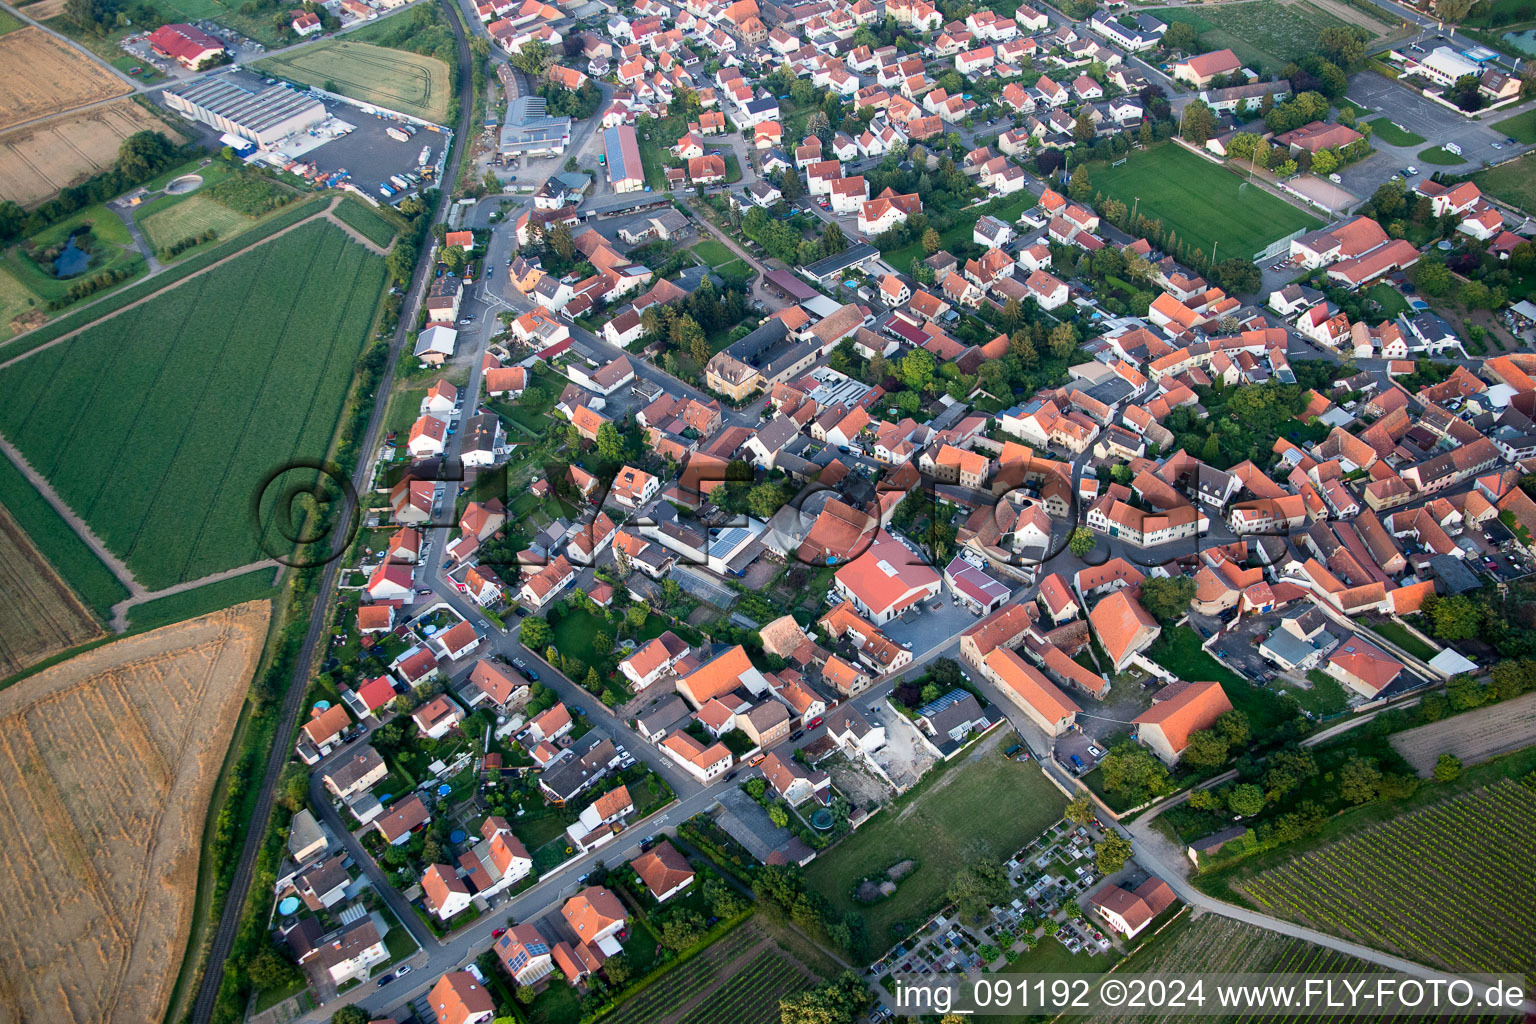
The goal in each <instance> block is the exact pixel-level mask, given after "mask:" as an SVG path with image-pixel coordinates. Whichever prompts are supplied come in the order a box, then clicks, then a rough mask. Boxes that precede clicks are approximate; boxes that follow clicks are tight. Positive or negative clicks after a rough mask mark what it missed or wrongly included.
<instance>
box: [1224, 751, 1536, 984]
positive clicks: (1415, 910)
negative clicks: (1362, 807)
mask: <svg viewBox="0 0 1536 1024" xmlns="http://www.w3.org/2000/svg"><path fill="white" fill-rule="evenodd" d="M1533 863H1536V790H1532V789H1531V788H1530V787H1528V786H1523V785H1520V784H1519V783H1516V782H1513V781H1510V780H1508V779H1502V780H1500V781H1498V782H1496V783H1494V784H1492V785H1489V786H1486V787H1484V788H1481V789H1476V790H1472V791H1469V792H1466V793H1463V794H1461V795H1460V796H1457V797H1454V798H1452V799H1450V800H1446V801H1444V802H1442V803H1438V804H1433V805H1431V806H1429V807H1425V808H1424V809H1422V810H1418V811H1414V812H1413V813H1411V814H1405V815H1402V816H1401V817H1398V818H1395V819H1393V820H1391V821H1387V822H1383V823H1382V824H1380V825H1377V826H1375V827H1374V828H1371V829H1369V830H1366V831H1363V832H1358V833H1355V834H1353V835H1351V836H1349V837H1348V838H1344V839H1340V840H1338V841H1337V842H1333V843H1330V844H1328V845H1326V846H1322V847H1319V848H1318V849H1315V850H1312V851H1311V852H1309V853H1306V854H1303V855H1302V856H1300V857H1296V858H1294V859H1293V860H1291V861H1290V862H1288V863H1286V864H1285V865H1283V866H1281V867H1277V868H1273V869H1270V870H1268V871H1264V872H1261V873H1260V874H1258V875H1257V876H1256V877H1253V878H1249V879H1247V880H1245V881H1242V882H1240V883H1237V884H1238V885H1239V886H1240V887H1241V888H1242V890H1243V891H1244V892H1245V893H1246V894H1247V896H1248V897H1249V898H1250V899H1252V900H1253V901H1254V902H1255V903H1257V904H1258V905H1259V906H1260V907H1262V908H1264V909H1265V911H1266V912H1268V913H1273V914H1276V915H1278V916H1281V917H1285V918H1289V919H1291V920H1295V921H1300V922H1302V923H1303V924H1306V925H1309V926H1311V927H1313V928H1317V929H1319V930H1321V931H1326V932H1329V933H1331V934H1334V935H1339V936H1341V937H1343V938H1348V939H1353V940H1354V941H1356V942H1361V943H1364V944H1366V945H1369V946H1372V947H1374V948H1377V949H1383V950H1386V951H1387V952H1391V953H1397V954H1399V955H1401V956H1404V957H1407V958H1408V959H1410V960H1414V961H1417V962H1418V963H1424V964H1431V965H1437V966H1440V967H1443V968H1446V969H1449V970H1453V971H1473V972H1486V973H1490V974H1492V973H1516V974H1522V975H1524V976H1525V977H1526V980H1527V982H1528V983H1529V982H1531V981H1533V980H1536V968H1533V966H1532V965H1533V964H1536V872H1532V871H1531V865H1532V864H1533Z"/></svg>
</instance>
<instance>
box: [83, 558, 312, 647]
mask: <svg viewBox="0 0 1536 1024" xmlns="http://www.w3.org/2000/svg"><path fill="white" fill-rule="evenodd" d="M277 568H281V564H280V563H279V562H278V560H277V559H275V558H264V559H262V560H261V561H259V562H250V563H248V564H246V565H237V566H235V567H234V568H233V569H224V570H222V571H221V572H213V573H209V574H208V575H207V576H200V577H198V578H197V579H195V580H185V581H183V582H181V583H173V584H172V585H171V586H169V587H163V588H161V589H160V590H146V591H144V593H142V594H139V595H137V596H135V597H127V598H124V599H123V600H121V601H119V602H117V604H115V605H113V606H112V623H113V625H112V629H113V631H114V632H122V630H123V629H126V628H127V625H128V609H130V608H132V607H134V606H136V605H141V604H148V603H149V602H150V601H158V600H160V599H161V598H162V597H174V596H175V595H177V594H184V593H186V592H187V591H189V590H196V589H198V588H199V587H206V586H211V585H212V584H215V583H223V582H224V581H225V580H230V579H234V578H235V577H236V576H244V575H245V574H246V573H251V572H260V571H261V570H262V569H277ZM119 619H121V621H122V626H121V628H119V626H118V621H119Z"/></svg>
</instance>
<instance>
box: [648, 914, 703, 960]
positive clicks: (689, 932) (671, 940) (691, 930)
mask: <svg viewBox="0 0 1536 1024" xmlns="http://www.w3.org/2000/svg"><path fill="white" fill-rule="evenodd" d="M704 931H705V924H704V919H703V918H702V917H700V916H699V915H698V914H696V913H693V912H691V911H682V912H679V913H675V914H673V915H672V916H671V917H669V918H667V919H666V920H665V921H663V922H662V923H661V928H660V930H658V931H657V933H656V938H658V939H659V940H661V944H662V945H663V946H666V947H667V948H668V949H670V950H673V951H674V952H676V951H679V950H684V949H687V948H688V947H689V946H692V945H694V944H695V943H697V942H698V941H699V939H700V938H702V937H703V935H704Z"/></svg>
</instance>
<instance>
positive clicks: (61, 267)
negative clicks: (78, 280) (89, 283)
mask: <svg viewBox="0 0 1536 1024" xmlns="http://www.w3.org/2000/svg"><path fill="white" fill-rule="evenodd" d="M90 266H91V254H90V253H88V252H86V251H85V250H84V249H82V248H80V247H79V246H78V245H76V244H75V236H74V235H70V236H69V244H68V245H66V246H64V251H63V252H61V253H59V255H58V257H57V258H56V259H55V260H54V261H53V273H54V276H55V277H74V276H75V275H76V274H83V273H85V272H86V271H87V270H89V269H90Z"/></svg>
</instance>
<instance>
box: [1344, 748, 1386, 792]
mask: <svg viewBox="0 0 1536 1024" xmlns="http://www.w3.org/2000/svg"><path fill="white" fill-rule="evenodd" d="M1380 789H1381V769H1380V768H1378V767H1376V759H1375V758H1374V757H1358V756H1356V757H1352V758H1350V759H1349V760H1348V761H1346V762H1345V763H1344V767H1342V768H1340V769H1339V796H1341V797H1342V798H1344V799H1345V800H1348V801H1349V802H1350V803H1352V804H1363V803H1366V802H1368V801H1370V800H1374V799H1376V794H1377V793H1378V792H1379V791H1380Z"/></svg>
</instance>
